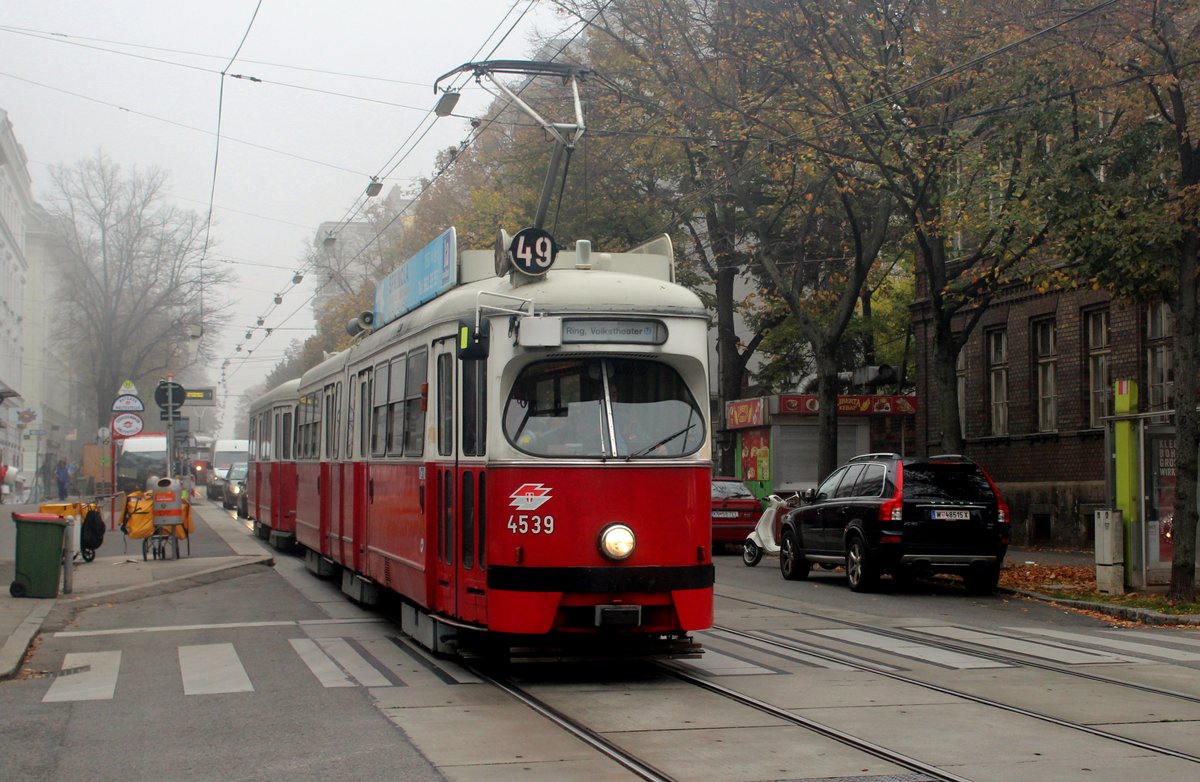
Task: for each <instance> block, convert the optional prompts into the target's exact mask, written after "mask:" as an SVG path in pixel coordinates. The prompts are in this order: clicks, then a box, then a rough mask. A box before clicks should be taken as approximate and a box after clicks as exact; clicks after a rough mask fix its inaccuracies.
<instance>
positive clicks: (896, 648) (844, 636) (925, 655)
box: [810, 628, 1013, 670]
mask: <svg viewBox="0 0 1200 782" xmlns="http://www.w3.org/2000/svg"><path fill="white" fill-rule="evenodd" d="M810 632H812V633H813V634H815V635H820V636H824V637H826V638H834V639H837V640H839V641H845V642H847V643H852V644H857V645H859V646H866V647H870V648H872V649H879V650H881V651H885V652H890V653H892V654H897V655H900V656H901V657H908V658H911V659H914V660H921V661H923V662H928V663H933V664H934V665H941V666H943V667H946V668H957V669H963V670H973V669H976V668H1011V667H1013V666H1011V665H1009V664H1008V663H1002V662H997V661H995V660H985V659H984V658H982V657H975V656H974V655H969V654H962V653H961V652H955V651H952V650H949V649H938V648H937V647H934V646H929V645H928V644H923V643H920V642H918V641H908V640H902V639H899V638H892V637H890V636H887V635H883V634H880V633H871V632H867V631H866V630H855V629H850V628H847V629H839V628H831V629H825V630H811V631H810Z"/></svg>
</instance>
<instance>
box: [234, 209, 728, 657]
mask: <svg viewBox="0 0 1200 782" xmlns="http://www.w3.org/2000/svg"><path fill="white" fill-rule="evenodd" d="M527 231H534V232H535V233H536V234H539V235H534V236H531V237H522V235H521V234H518V236H517V237H516V238H515V239H513V244H512V246H513V247H517V248H520V247H523V246H524V245H523V244H522V242H523V240H524V239H526V238H528V239H529V241H530V242H531V244H530V248H532V249H531V250H530V252H529V253H527V254H526V255H525V257H524V258H523V260H524V261H525V262H526V263H525V264H524V266H522V264H521V253H520V251H518V252H516V253H515V254H509V253H501V252H499V251H498V252H496V253H493V252H492V251H466V252H463V253H462V254H461V255H459V253H458V252H457V247H456V238H455V233H454V230H453V229H450V230H449V231H447V232H446V233H445V234H443V235H442V236H441V237H439V238H438V239H437V240H435V241H434V242H433V243H431V244H430V245H429V246H427V247H426V248H425V249H424V250H422V251H421V252H420V253H418V255H416V256H414V257H413V258H411V259H409V260H408V261H406V262H405V263H404V264H402V265H401V267H400V268H399V269H398V270H397V272H395V273H393V275H392V276H391V277H389V278H388V279H385V280H384V281H382V282H381V283H380V285H379V288H378V289H377V290H376V298H375V311H374V313H364V315H363V316H361V317H360V319H359V322H360V323H361V324H362V325H364V326H368V327H369V329H368V330H367V331H365V332H364V333H363V334H362V335H361V336H359V337H357V338H356V341H355V343H354V344H353V345H352V346H351V347H350V348H348V349H347V350H345V351H343V352H341V353H339V354H337V355H335V356H333V357H331V358H329V359H327V360H326V361H325V362H324V363H322V364H320V365H319V366H317V367H315V368H313V369H311V370H309V371H308V372H306V373H305V374H304V376H303V377H302V378H301V379H300V381H299V383H298V385H297V384H296V382H295V381H293V382H292V383H287V384H284V385H282V386H280V387H279V388H276V389H274V390H272V391H270V392H268V393H267V394H266V395H264V396H263V397H262V398H261V399H259V400H257V401H256V402H255V404H254V407H253V412H252V419H251V420H252V422H251V429H250V432H251V435H250V436H251V459H252V461H253V462H254V469H253V470H252V475H253V476H254V477H253V479H252V481H251V485H252V486H253V487H254V488H253V489H252V493H251V495H250V497H251V499H252V500H253V501H254V505H253V508H254V510H253V511H252V513H254V515H255V518H256V519H259V522H258V523H259V524H260V525H263V526H266V527H269V529H270V535H271V536H272V538H273V539H275V540H277V541H280V542H282V541H283V540H284V538H283V536H285V535H287V534H289V533H293V532H294V535H295V540H296V542H297V543H298V544H299V545H300V546H302V547H303V548H304V551H305V557H306V562H307V564H308V566H309V569H310V570H313V571H314V572H316V573H318V574H321V575H332V574H334V573H336V572H339V571H340V573H341V580H342V589H343V591H345V592H346V593H347V594H349V595H351V596H352V597H353V598H355V599H357V600H359V601H361V602H365V603H370V602H374V601H375V600H376V599H377V597H378V596H379V595H380V593H381V591H382V590H388V591H391V592H394V593H396V594H398V595H399V596H400V597H401V599H402V601H403V602H402V610H401V618H402V626H403V629H404V630H405V632H407V633H408V634H410V635H411V636H413V637H414V638H416V639H417V640H418V641H420V642H421V643H423V644H424V645H425V646H427V647H429V648H430V649H432V650H434V651H438V652H455V651H457V650H458V649H459V647H460V645H462V644H464V643H467V642H469V641H470V640H473V639H486V640H487V642H488V643H489V644H493V645H494V644H496V643H499V644H502V645H503V646H505V647H508V648H518V647H528V646H536V647H539V648H546V647H547V646H561V647H571V646H572V645H580V644H582V645H584V646H585V648H586V649H587V650H588V651H597V650H598V649H599V648H600V647H601V646H603V645H605V643H606V642H611V646H612V647H613V648H615V649H618V650H621V651H623V652H630V651H643V650H644V651H647V652H650V653H665V654H691V653H695V652H696V651H697V650H698V646H696V645H695V644H693V642H692V639H691V637H690V635H689V632H690V631H694V630H699V629H704V628H707V627H709V626H710V625H711V623H712V617H713V589H712V587H713V573H714V571H713V564H712V534H711V528H710V504H711V498H710V488H709V487H710V480H711V479H710V475H711V451H710V444H709V414H708V386H707V381H708V367H707V356H708V350H707V316H706V313H705V309H704V306H703V305H702V303H701V301H700V299H699V298H698V297H697V296H696V295H695V294H694V293H692V292H691V291H689V290H687V289H685V288H683V287H682V286H679V285H677V284H676V283H675V268H674V255H673V251H672V248H671V243H670V240H669V239H668V238H667V237H665V236H664V237H661V238H659V239H656V240H654V241H652V242H649V243H647V244H645V245H642V246H640V247H637V248H634V249H632V250H630V251H628V252H625V253H598V252H592V250H591V247H590V243H588V242H586V241H579V242H578V243H577V244H576V248H575V249H574V250H573V251H570V252H567V251H564V252H561V253H558V252H557V248H556V247H555V246H554V244H553V240H552V239H550V240H549V241H548V242H546V241H543V240H542V237H543V236H544V237H548V234H545V232H543V231H540V229H527ZM524 233H525V232H522V234H524ZM508 241H509V240H508V237H504V240H503V242H501V244H507V243H508ZM532 243H536V244H532ZM547 251H548V252H547ZM555 255H556V256H557V260H555ZM514 257H515V258H517V259H518V260H517V261H516V268H506V264H512V263H514V261H513V258H514ZM551 264H553V268H550V266H551ZM289 410H294V419H293V420H294V430H295V436H294V442H289V441H288V440H287V438H288V437H291V435H290V434H289V432H288V423H287V422H288V415H289V412H288V411H289ZM292 455H294V457H295V458H294V462H295V467H294V471H293V472H292V473H291V475H292V476H294V477H293V478H292V479H290V480H289V478H288V477H286V476H287V475H288V474H289V473H288V472H287V470H288V469H289V468H290V465H291V463H292V462H291V460H290V458H289V457H290V456H292ZM268 474H269V476H270V477H269V479H268V478H265V477H264V476H266V475H268ZM288 492H291V497H288V498H285V497H283V496H282V495H283V494H286V493H288ZM267 496H269V497H270V499H269V500H265V497H267ZM264 508H269V510H268V511H267V512H266V515H261V514H264ZM289 512H292V513H294V527H289V526H288V524H289V517H288V513H289Z"/></svg>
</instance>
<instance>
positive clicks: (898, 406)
mask: <svg viewBox="0 0 1200 782" xmlns="http://www.w3.org/2000/svg"><path fill="white" fill-rule="evenodd" d="M771 401H772V402H773V403H775V404H772V405H771V408H772V409H771V412H772V413H773V414H777V415H816V414H817V411H818V410H819V409H820V407H821V401H820V399H819V398H818V397H817V395H816V394H779V395H778V396H777V397H773V398H772V400H771ZM776 405H778V409H776ZM916 412H917V398H916V397H915V396H877V395H874V394H858V395H850V396H839V397H838V415H915V414H916Z"/></svg>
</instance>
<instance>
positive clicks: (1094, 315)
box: [1084, 310, 1112, 428]
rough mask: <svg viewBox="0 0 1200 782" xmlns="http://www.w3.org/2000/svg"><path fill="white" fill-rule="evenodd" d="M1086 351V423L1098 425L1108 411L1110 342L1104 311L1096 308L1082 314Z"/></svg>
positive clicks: (1100, 424) (1110, 392) (1110, 372)
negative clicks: (1093, 310)
mask: <svg viewBox="0 0 1200 782" xmlns="http://www.w3.org/2000/svg"><path fill="white" fill-rule="evenodd" d="M1084 323H1085V327H1086V328H1087V351H1088V425H1089V426H1091V427H1093V428H1099V427H1101V426H1103V425H1104V422H1103V420H1102V419H1103V418H1104V417H1105V416H1107V415H1111V414H1112V371H1111V368H1110V361H1111V358H1112V344H1111V342H1110V336H1109V320H1108V310H1096V311H1095V312H1089V313H1087V314H1086V315H1085V316H1084Z"/></svg>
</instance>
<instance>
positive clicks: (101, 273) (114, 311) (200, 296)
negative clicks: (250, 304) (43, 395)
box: [49, 151, 229, 427]
mask: <svg viewBox="0 0 1200 782" xmlns="http://www.w3.org/2000/svg"><path fill="white" fill-rule="evenodd" d="M51 177H52V181H53V185H54V192H53V193H52V194H51V197H50V198H51V200H50V208H49V211H50V212H51V214H52V216H53V217H54V218H55V224H56V230H57V231H59V232H60V233H61V238H62V241H63V245H64V247H65V257H64V258H62V259H61V261H60V262H59V264H58V267H57V272H58V274H59V280H60V283H61V297H62V301H61V305H62V330H61V332H60V333H59V335H58V336H59V337H60V338H61V339H62V340H63V344H64V346H65V348H66V349H67V350H68V351H70V354H71V357H72V359H73V360H74V361H75V365H76V367H77V371H78V372H79V373H80V375H81V376H82V377H83V378H84V382H85V383H86V385H87V386H88V387H89V388H90V391H91V394H92V395H93V396H94V399H93V400H92V401H93V403H94V404H95V408H94V409H95V411H96V424H97V426H98V427H103V426H107V425H108V423H109V419H110V415H111V414H110V407H111V404H112V399H113V396H114V395H115V394H116V392H117V389H118V388H119V387H120V385H121V383H122V382H123V381H124V380H126V379H133V380H135V382H136V381H142V383H143V390H145V388H146V387H150V386H153V385H154V384H156V383H157V380H158V378H159V377H160V376H161V375H163V374H164V373H165V372H167V371H169V370H173V369H178V368H181V367H182V366H183V365H185V364H193V363H202V362H203V360H204V359H206V358H209V357H210V354H209V348H208V345H210V344H211V342H209V341H206V340H204V339H202V338H201V339H198V340H196V339H193V338H192V330H191V329H192V328H194V327H196V328H199V329H202V330H203V333H207V332H210V331H212V330H214V329H215V328H216V326H217V324H218V323H220V322H221V320H222V315H223V313H224V312H225V311H226V309H227V305H224V304H220V303H219V302H220V298H219V297H218V296H215V295H213V291H214V290H216V289H218V288H219V287H220V286H221V285H224V284H226V283H227V282H228V280H229V275H228V272H225V271H222V270H221V269H219V268H217V267H216V265H215V264H207V265H204V264H202V263H201V251H202V248H203V239H204V228H205V226H204V221H203V220H202V219H201V218H200V217H199V216H198V215H196V214H195V213H193V212H185V211H181V210H178V209H176V208H174V207H172V206H169V205H167V204H165V203H164V197H165V194H164V190H165V187H166V182H167V176H166V174H165V173H163V172H162V171H159V170H156V169H151V170H148V171H145V172H138V171H134V172H133V173H132V174H131V175H129V176H124V175H123V173H122V171H121V169H120V167H119V166H118V165H117V164H115V163H113V162H112V161H111V160H110V159H109V158H108V156H107V155H105V154H104V153H103V152H102V151H99V152H97V153H96V155H95V156H94V157H92V158H89V159H86V160H81V161H79V162H78V163H76V164H75V165H74V166H71V167H63V166H59V167H56V168H54V169H52V172H51ZM206 290H207V291H208V295H207V296H206V295H205V291H206Z"/></svg>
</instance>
